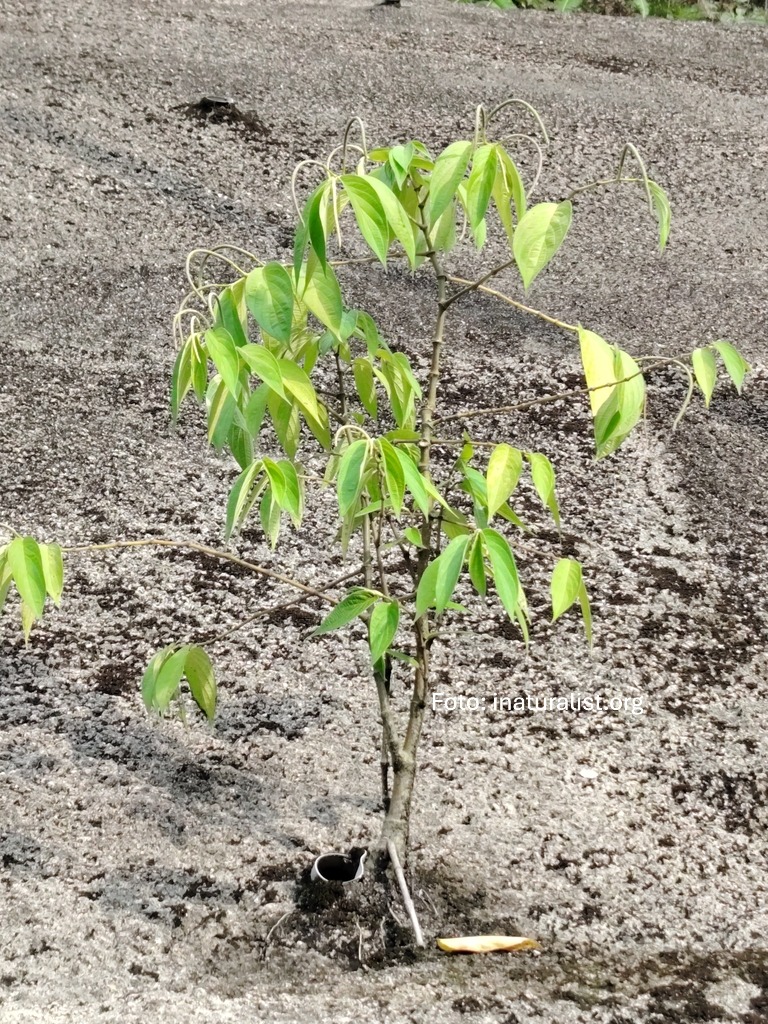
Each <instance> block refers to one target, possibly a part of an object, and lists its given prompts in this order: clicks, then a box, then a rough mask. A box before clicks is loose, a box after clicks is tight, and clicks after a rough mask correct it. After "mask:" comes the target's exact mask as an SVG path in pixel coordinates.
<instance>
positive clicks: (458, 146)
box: [425, 142, 472, 227]
mask: <svg viewBox="0 0 768 1024" xmlns="http://www.w3.org/2000/svg"><path fill="white" fill-rule="evenodd" d="M471 156H472V143H471V142H452V143H451V144H450V146H446V148H445V149H444V150H443V151H442V153H441V154H440V156H439V157H438V158H437V160H435V166H434V169H433V171H432V175H431V177H430V179H429V199H428V200H427V206H426V211H425V212H426V217H427V222H428V223H429V225H430V227H433V226H434V225H435V223H436V222H437V221H438V219H439V218H440V216H441V215H442V214H443V212H444V211H445V210H447V209H448V207H449V206H450V205H451V203H452V202H453V200H454V197H455V195H456V189H457V188H458V187H459V182H460V181H461V179H462V178H463V177H464V173H465V171H466V169H467V166H468V164H469V158H470V157H471Z"/></svg>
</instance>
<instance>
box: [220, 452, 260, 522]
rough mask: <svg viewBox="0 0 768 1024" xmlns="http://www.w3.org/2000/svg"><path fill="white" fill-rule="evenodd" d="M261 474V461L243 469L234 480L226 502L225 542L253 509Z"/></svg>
mask: <svg viewBox="0 0 768 1024" xmlns="http://www.w3.org/2000/svg"><path fill="white" fill-rule="evenodd" d="M262 472H263V465H262V462H261V460H258V461H257V462H252V463H251V465H250V466H248V468H247V469H244V470H243V472H242V473H241V474H240V476H239V477H238V478H237V480H235V482H234V484H233V486H232V490H231V491H230V492H229V500H228V501H227V521H226V527H225V531H224V537H225V540H229V538H230V537H231V536H232V533H233V532H234V531H235V530H239V529H240V527H241V526H242V524H243V523H244V522H245V518H246V516H247V515H248V513H249V512H250V510H251V509H252V508H253V505H254V503H255V501H256V498H257V497H258V492H256V493H254V491H255V489H256V485H257V483H258V482H259V477H260V476H261V474H262Z"/></svg>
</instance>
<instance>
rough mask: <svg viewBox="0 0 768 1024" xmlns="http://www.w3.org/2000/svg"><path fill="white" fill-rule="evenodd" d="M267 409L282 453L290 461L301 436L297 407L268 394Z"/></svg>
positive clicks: (272, 394) (277, 396)
mask: <svg viewBox="0 0 768 1024" xmlns="http://www.w3.org/2000/svg"><path fill="white" fill-rule="evenodd" d="M267 409H268V410H269V415H270V416H271V418H272V425H273V426H274V428H275V433H276V434H277V438H278V440H279V442H280V444H281V445H282V447H283V451H284V452H285V454H286V455H287V456H288V458H289V459H292V458H293V457H294V456H295V454H296V449H297V448H298V446H299V437H300V434H301V425H300V423H299V410H298V406H296V405H294V404H293V403H292V402H284V401H283V400H282V399H281V398H280V396H279V395H276V394H275V393H274V392H270V395H269V397H268V398H267Z"/></svg>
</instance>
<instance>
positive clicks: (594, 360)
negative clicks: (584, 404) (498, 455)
mask: <svg viewBox="0 0 768 1024" xmlns="http://www.w3.org/2000/svg"><path fill="white" fill-rule="evenodd" d="M579 345H580V347H581V362H582V365H583V367H584V376H585V378H586V381H587V387H588V388H597V390H596V391H590V393H589V404H590V407H591V409H592V415H593V416H595V415H596V414H597V411H598V409H599V408H600V406H601V405H603V404H604V403H605V402H607V401H608V398H609V397H610V394H611V390H612V389H611V388H610V387H604V386H603V385H607V384H612V383H614V381H615V380H616V377H615V376H614V373H613V352H614V350H613V348H612V346H611V345H609V344H608V342H607V341H605V340H604V339H603V338H601V337H600V335H599V334H595V333H594V331H587V330H585V329H584V328H583V327H579Z"/></svg>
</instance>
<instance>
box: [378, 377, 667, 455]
mask: <svg viewBox="0 0 768 1024" xmlns="http://www.w3.org/2000/svg"><path fill="white" fill-rule="evenodd" d="M672 363H680V360H679V359H672V358H671V357H670V358H669V359H660V360H659V361H658V362H657V363H654V364H653V366H649V367H648V368H647V369H645V370H638V371H637V373H633V374H630V376H629V377H622V378H621V380H610V381H606V383H605V384H595V386H594V387H591V388H575V389H574V390H573V391H561V392H560V393H559V394H557V395H545V396H544V397H543V398H531V399H529V400H528V401H526V402H517V403H516V404H515V405H497V406H491V407H489V408H485V409H465V410H464V412H457V413H454V414H453V415H452V416H441V417H439V418H438V420H437V421H436V422H437V423H439V424H440V425H441V426H442V424H444V423H452V422H454V421H455V420H468V419H476V418H477V417H478V416H492V415H498V414H501V413H508V412H525V411H526V410H527V409H533V408H535V407H536V406H537V405H550V404H551V403H552V402H561V401H562V400H563V399H565V398H576V397H577V396H578V395H588V394H590V392H592V391H602V389H603V388H613V387H616V385H617V384H626V383H627V382H628V381H630V380H634V379H635V378H636V377H642V376H643V375H644V374H646V373H650V372H651V371H652V370H658V369H659V368H661V367H663V366H669V365H670V364H672ZM394 443H395V444H397V441H395V442H394ZM433 443H434V444H437V443H438V442H437V441H434V442H433ZM443 443H445V444H448V443H451V444H453V443H454V439H443Z"/></svg>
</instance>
